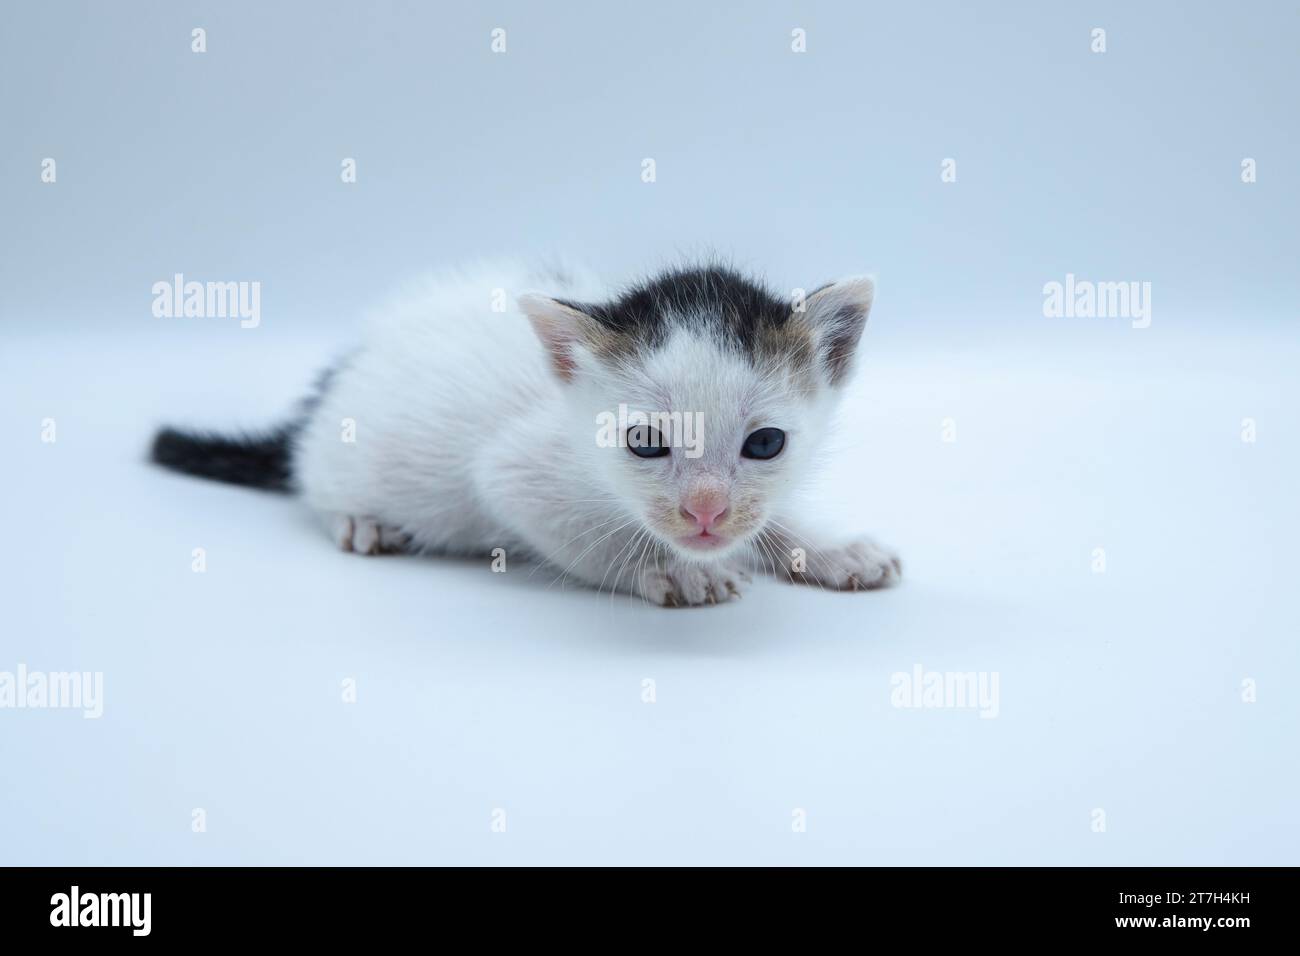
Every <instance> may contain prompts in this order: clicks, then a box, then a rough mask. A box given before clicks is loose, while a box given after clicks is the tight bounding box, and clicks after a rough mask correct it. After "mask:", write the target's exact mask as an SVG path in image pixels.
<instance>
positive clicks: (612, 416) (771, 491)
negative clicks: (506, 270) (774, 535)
mask: <svg viewBox="0 0 1300 956" xmlns="http://www.w3.org/2000/svg"><path fill="white" fill-rule="evenodd" d="M872 294H873V286H872V282H871V280H870V279H867V278H852V279H845V280H842V281H840V282H835V283H832V284H830V285H826V286H822V287H821V288H819V289H817V290H816V291H814V292H812V293H810V294H808V295H807V296H806V298H803V297H795V296H792V298H791V300H790V301H785V300H783V299H781V298H779V297H777V296H775V295H774V294H772V293H771V292H770V291H768V290H767V289H765V288H764V287H763V286H761V285H759V284H758V283H756V282H753V281H751V280H749V279H746V278H745V277H743V276H741V275H739V274H737V273H736V272H734V271H732V270H730V269H725V268H718V267H707V268H692V269H679V270H675V271H672V272H669V273H666V274H664V275H661V276H659V277H657V278H655V279H652V280H650V281H647V282H644V283H641V284H639V285H636V286H634V287H632V288H630V289H628V290H627V291H626V292H624V293H623V294H622V295H620V296H619V297H618V298H616V299H614V300H613V301H610V302H605V303H579V302H571V301H565V300H559V299H552V298H548V297H546V296H541V295H526V296H523V297H521V298H520V301H519V304H520V308H521V309H522V310H523V311H524V313H525V314H527V316H528V317H529V320H530V321H531V322H532V325H533V328H534V330H535V331H536V332H537V335H538V337H539V338H540V339H541V341H542V344H543V345H544V346H545V348H546V351H547V354H548V355H549V358H550V362H551V367H552V369H553V371H554V373H555V374H556V375H557V376H558V377H559V379H560V380H561V382H562V384H563V387H564V391H565V394H566V398H567V400H568V407H569V410H570V413H571V415H572V419H571V421H570V422H568V423H567V424H568V425H569V426H570V431H571V434H572V436H573V437H574V439H575V450H576V451H577V453H578V454H579V455H580V456H581V465H580V466H581V467H582V468H584V469H585V470H587V472H588V473H589V474H591V475H592V477H593V478H595V479H596V480H597V481H598V482H599V483H600V484H601V486H602V487H603V489H604V491H605V492H606V493H607V494H609V495H611V496H613V497H614V498H616V499H618V500H619V501H620V502H621V503H622V505H623V506H624V507H625V508H626V509H627V510H628V511H629V512H630V513H631V514H633V515H635V516H637V517H639V518H640V519H641V521H642V522H643V524H644V526H645V528H646V529H647V530H648V531H649V532H650V533H651V534H653V535H654V536H655V537H656V538H658V539H659V540H660V541H662V542H663V543H664V544H665V545H667V546H668V547H669V548H671V549H673V550H674V551H675V552H676V553H677V554H679V555H680V556H682V557H684V558H688V559H692V560H713V559H717V558H720V557H722V556H723V555H726V554H728V553H729V552H731V551H733V550H734V549H736V548H737V547H740V546H742V545H744V544H745V543H746V542H748V541H751V540H752V539H753V537H754V536H755V535H756V534H758V532H760V531H761V530H762V529H763V527H764V525H765V524H766V522H767V521H768V519H769V518H770V517H771V516H772V513H773V510H774V508H776V507H777V506H778V505H779V503H780V502H781V500H782V499H783V497H784V496H785V495H786V494H787V493H788V492H789V490H790V489H791V488H792V487H793V486H794V485H795V484H797V483H798V482H799V481H800V480H801V479H802V478H803V477H804V476H805V475H806V474H807V471H808V468H809V466H810V463H811V461H812V458H813V454H814V450H815V448H816V446H817V444H818V441H819V439H820V438H821V436H822V434H823V432H824V430H825V425H826V420H827V417H828V416H829V414H830V412H831V406H832V405H833V404H834V402H835V401H836V399H837V398H838V393H839V390H840V387H841V386H842V385H843V384H844V383H845V381H846V380H847V379H848V377H849V373H850V372H851V370H852V366H853V356H854V352H855V350H856V348H857V344H858V339H859V338H860V337H861V335H862V328H863V325H864V324H865V322H866V319H867V312H868V310H869V309H870V308H871V300H872Z"/></svg>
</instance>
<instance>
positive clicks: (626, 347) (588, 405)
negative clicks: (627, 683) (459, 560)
mask: <svg viewBox="0 0 1300 956" xmlns="http://www.w3.org/2000/svg"><path fill="white" fill-rule="evenodd" d="M858 281H859V284H858V285H857V286H854V287H853V288H852V289H850V290H849V291H850V292H853V293H855V294H856V295H857V296H858V298H859V299H860V298H861V296H862V295H863V294H865V296H866V301H865V302H859V305H860V306H861V309H860V311H861V320H865V314H866V308H867V307H868V306H869V300H870V284H869V282H868V283H866V284H865V286H863V285H862V284H861V280H858ZM829 288H830V289H832V290H836V289H840V288H841V286H833V287H829ZM534 290H537V291H544V292H545V293H547V295H548V296H550V297H551V298H544V297H542V296H538V295H529V296H524V297H523V298H522V299H520V300H518V301H516V300H515V298H514V296H516V295H517V294H518V293H520V292H531V291H534ZM864 290H865V292H864ZM819 295H823V293H821V292H819V293H814V295H813V296H812V297H810V299H809V303H810V307H811V308H810V310H809V311H810V312H811V313H812V314H814V315H815V314H816V308H815V306H816V302H817V298H818V296H819ZM823 297H824V296H823ZM853 298H854V296H853V295H850V294H848V293H845V294H843V295H840V296H839V298H836V299H835V301H833V302H822V303H821V307H822V310H823V311H826V310H828V309H832V308H833V309H838V310H840V311H841V312H843V313H844V314H845V315H847V311H846V310H848V309H849V308H850V307H849V305H846V303H849V302H850V300H852V299H853ZM583 303H592V305H583ZM602 303H604V304H602ZM494 304H495V305H496V306H497V308H502V307H504V311H494V309H493V305H494ZM789 311H790V310H789V306H788V305H786V304H784V303H781V302H779V301H778V300H776V299H774V298H773V297H771V296H770V295H768V294H766V293H765V292H764V291H763V290H761V288H760V287H758V286H755V285H753V284H752V283H749V282H748V281H747V280H744V279H742V278H741V277H739V276H737V275H736V274H734V273H731V272H729V271H727V270H718V269H706V270H690V271H683V272H679V273H677V274H675V275H669V276H667V277H664V278H661V279H660V280H656V281H655V282H652V283H645V284H643V285H642V286H640V287H638V288H634V289H633V290H632V291H631V292H629V293H626V294H624V295H623V297H622V298H621V299H620V298H618V297H614V298H611V297H610V293H609V291H608V290H607V289H606V288H605V287H603V286H602V284H601V283H599V282H598V281H597V280H596V279H595V277H593V276H591V275H589V274H587V273H584V272H582V271H580V270H576V269H563V270H549V271H538V270H531V269H529V268H527V267H526V266H524V265H521V264H499V263H498V264H492V265H485V266H481V267H478V268H475V269H469V270H463V271H460V272H456V273H445V274H443V275H440V276H438V277H436V278H435V279H432V280H429V281H428V282H427V283H425V284H424V285H422V286H420V287H418V288H416V289H413V290H411V291H410V292H409V293H408V295H407V296H405V297H404V298H403V299H401V300H399V301H397V302H396V303H394V304H393V305H392V306H390V307H389V308H387V309H386V310H384V311H382V312H380V313H378V314H377V315H376V316H375V317H374V318H373V319H372V320H371V323H370V328H369V329H368V334H367V336H366V338H365V341H364V344H363V346H362V347H361V348H360V349H358V350H357V351H356V352H355V353H354V354H352V355H351V356H349V358H348V359H347V360H345V361H344V362H343V363H341V364H340V366H339V367H337V368H336V369H334V370H332V372H331V373H330V374H329V375H328V376H327V377H326V379H325V380H324V382H323V383H322V387H321V392H320V394H319V395H318V396H317V397H316V398H315V399H314V400H313V401H312V402H310V403H309V405H308V407H307V409H306V412H305V414H304V417H303V418H302V419H301V420H299V421H297V422H295V423H293V424H292V425H291V426H288V427H286V428H285V429H284V430H282V431H281V432H279V433H277V434H276V435H274V436H271V437H270V438H268V439H266V440H262V441H258V440H250V441H248V442H246V443H243V444H242V445H241V444H239V443H233V442H229V441H226V442H225V443H224V445H223V446H222V454H221V455H220V456H218V460H217V461H215V462H214V459H213V456H212V455H211V454H210V453H209V451H208V450H209V449H211V448H212V446H213V444H214V441H213V440H208V439H203V438H195V437H193V436H187V435H183V434H181V433H177V432H171V431H166V432H164V433H162V434H161V435H160V436H159V438H158V440H157V442H156V444H155V452H154V456H155V459H156V460H158V461H160V462H161V463H163V464H167V465H169V466H171V467H175V468H178V469H179V470H184V471H189V472H192V473H198V474H205V475H207V476H208V477H217V478H221V479H224V480H229V481H238V482H240V483H245V484H259V485H262V486H264V487H284V488H286V489H291V490H296V491H297V492H299V493H300V494H301V496H302V497H303V499H304V500H305V501H306V502H307V504H308V505H309V506H311V507H312V508H313V509H314V510H315V511H316V512H317V513H318V514H320V515H321V517H322V519H323V520H324V521H325V523H326V525H327V527H328V528H329V529H330V531H331V534H332V535H333V537H334V538H335V540H336V542H337V543H338V544H339V545H340V546H341V547H343V548H344V549H347V550H353V551H357V552H360V553H366V554H374V553H380V552H383V551H390V550H404V551H419V552H427V553H439V554H457V555H488V554H492V553H493V552H494V551H495V549H497V548H501V549H504V551H505V553H506V555H508V557H509V558H510V559H512V560H513V559H516V558H520V557H522V558H526V559H530V560H533V561H542V562H546V563H547V564H549V565H550V566H551V568H552V569H553V571H554V572H555V575H556V576H559V575H563V576H564V577H566V578H567V579H571V580H578V581H581V582H584V583H586V584H588V585H590V586H595V587H601V588H605V589H610V590H618V591H622V592H626V593H632V594H638V595H642V596H644V597H645V598H647V599H648V600H651V601H653V602H655V603H660V604H670V605H672V604H702V603H714V602H717V601H723V600H727V599H728V598H730V597H731V596H733V595H736V594H738V593H739V592H740V590H741V588H742V587H743V585H744V583H745V582H746V581H747V579H748V574H747V568H751V569H752V568H766V569H767V570H769V571H772V572H774V573H776V574H777V575H778V576H782V577H785V578H787V579H789V580H794V581H807V582H809V583H815V584H821V585H823V586H827V587H835V588H844V589H856V588H859V587H861V588H867V587H875V586H880V585H883V584H888V583H892V581H893V580H895V579H896V578H897V576H898V571H899V565H898V561H897V559H896V558H894V557H893V556H892V555H890V554H888V553H887V552H885V551H884V550H882V549H880V548H878V547H876V546H875V545H873V544H871V543H870V542H867V541H858V542H856V543H850V544H848V545H845V546H835V545H828V543H827V542H820V541H818V542H810V541H807V540H804V539H803V532H802V531H800V530H799V529H798V526H797V525H794V524H792V523H791V522H790V519H789V517H788V512H787V511H785V510H784V509H785V507H786V506H787V503H788V500H789V496H790V491H791V490H792V488H793V486H794V484H795V483H796V482H797V480H798V478H799V477H800V474H799V470H800V469H799V467H798V465H799V463H800V462H802V463H803V466H804V468H805V469H806V467H807V465H808V464H809V463H810V462H811V460H812V454H813V452H814V450H815V446H816V444H817V440H818V439H819V438H820V435H821V433H822V432H823V431H824V424H825V419H826V417H827V416H828V415H829V414H830V412H831V405H832V404H833V401H834V398H835V393H836V392H837V391H838V388H836V387H833V386H835V385H838V381H832V380H833V379H836V378H837V377H838V378H839V379H841V380H842V377H843V374H844V373H846V371H847V362H848V358H851V353H852V348H853V346H855V345H856V341H857V333H858V332H860V331H861V326H860V322H859V324H858V325H857V327H856V330H854V329H850V330H849V333H848V336H847V337H848V338H851V341H850V342H848V345H847V357H846V356H845V355H841V356H839V358H838V361H839V362H840V365H839V367H838V368H837V369H832V370H831V371H830V372H829V373H826V374H822V373H824V372H826V369H827V368H829V367H830V366H828V365H827V364H826V363H825V362H821V361H820V360H818V359H817V357H816V356H814V355H812V354H801V353H810V352H811V350H812V348H813V339H812V338H810V335H811V334H812V333H811V332H808V329H812V326H811V325H810V324H809V323H808V322H807V321H805V320H804V319H802V318H801V317H800V316H798V315H796V316H793V317H789V316H788V313H789ZM526 316H527V317H526ZM823 319H824V320H825V321H826V322H827V323H830V325H828V326H827V328H831V327H832V326H833V325H834V323H836V322H839V321H840V319H838V318H836V316H835V315H831V314H829V313H828V314H827V315H825V316H823ZM530 320H531V325H532V327H530ZM805 326H807V329H805ZM805 333H807V334H805ZM834 344H835V343H834V342H833V341H830V340H827V341H825V342H822V343H821V345H822V347H823V351H824V353H825V355H827V356H830V357H831V358H834V356H833V355H832V354H831V353H832V352H833V351H834V348H833V346H834ZM842 345H843V343H841V346H842ZM819 354H822V353H819ZM828 361H829V359H828ZM832 364H833V363H832ZM819 370H821V371H819ZM620 404H626V405H630V406H632V407H633V408H640V409H646V410H651V409H662V410H669V409H673V410H677V411H681V412H687V413H694V412H699V413H700V414H701V416H702V421H703V422H704V423H705V429H706V431H705V441H704V443H703V445H702V454H700V455H699V456H698V457H697V458H692V457H690V456H688V455H687V454H685V453H684V452H683V450H682V449H680V448H676V449H674V450H673V452H672V453H670V454H666V455H664V456H663V457H656V458H651V459H643V458H642V457H640V456H639V455H633V454H632V453H631V452H630V451H629V449H628V448H626V447H613V448H610V447H602V446H601V444H600V443H599V442H598V441H597V424H598V416H600V415H601V413H602V412H615V411H616V410H617V408H618V406H619V405H620ZM763 425H773V426H775V425H779V426H780V427H781V428H782V429H784V433H785V435H787V436H788V438H787V439H784V440H787V441H789V446H788V447H783V450H782V451H780V452H779V453H778V455H777V456H776V457H775V458H774V459H773V460H771V461H766V460H765V461H755V460H752V459H750V458H745V457H743V455H742V447H741V443H742V442H744V441H745V440H746V439H745V436H746V435H747V434H748V433H749V432H750V431H751V430H752V429H754V428H756V427H762V426H763ZM745 447H749V446H747V445H746V446H745ZM240 448H244V449H246V450H249V451H251V452H256V453H257V454H258V456H260V457H257V456H255V457H254V459H253V460H252V463H251V464H250V465H249V467H250V469H251V471H252V472H254V473H250V474H244V473H242V472H241V471H240V470H239V469H240V467H241V466H242V465H243V464H244V463H243V462H241V460H240V454H239V449H240ZM277 448H279V449H282V450H283V452H284V456H285V458H286V460H285V461H283V462H275V464H279V465H280V466H281V469H282V472H283V477H284V478H285V479H286V480H278V477H279V473H277V480H270V479H264V478H263V479H259V478H258V473H260V474H262V475H265V474H266V468H267V461H266V460H265V459H274V458H275V454H274V452H275V449H277ZM781 456H784V458H782V457H781ZM700 502H703V505H701V504H700ZM719 506H721V507H722V508H723V510H722V512H721V514H720V515H717V516H715V515H711V514H710V511H713V510H715V509H716V508H717V507H719ZM691 509H694V510H691ZM701 514H702V515H703V516H704V517H703V518H701V517H700V515H701ZM711 532H712V536H711ZM719 532H720V533H719ZM795 549H802V552H796V551H795ZM804 562H806V565H805V564H804Z"/></svg>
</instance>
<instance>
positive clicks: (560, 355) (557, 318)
mask: <svg viewBox="0 0 1300 956" xmlns="http://www.w3.org/2000/svg"><path fill="white" fill-rule="evenodd" d="M518 302H519V310H520V311H521V312H523V313H524V315H526V316H528V321H529V322H531V323H532V326H533V331H534V332H536V333H537V337H538V338H539V339H541V341H542V345H543V346H544V347H545V348H546V352H547V354H548V355H549V357H550V359H551V368H552V369H553V370H554V372H555V374H556V375H558V376H559V377H560V379H561V380H562V381H565V382H569V381H572V380H573V373H574V372H575V371H576V370H577V367H578V363H577V359H576V357H575V355H574V352H575V349H577V348H578V347H579V346H580V345H581V344H583V343H584V342H589V341H591V337H592V335H593V333H594V331H595V326H596V325H597V322H596V320H595V319H593V318H592V317H591V316H589V315H588V314H587V313H585V312H583V311H582V310H581V309H580V308H578V307H576V306H574V305H570V304H569V303H567V302H561V301H559V300H558V299H552V298H550V297H549V296H545V295H535V294H529V295H521V296H520V297H519V300H518Z"/></svg>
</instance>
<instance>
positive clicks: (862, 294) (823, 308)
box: [801, 276, 876, 385]
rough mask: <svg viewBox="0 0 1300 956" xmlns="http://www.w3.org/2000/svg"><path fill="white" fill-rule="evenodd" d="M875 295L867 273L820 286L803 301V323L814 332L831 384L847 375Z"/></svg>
mask: <svg viewBox="0 0 1300 956" xmlns="http://www.w3.org/2000/svg"><path fill="white" fill-rule="evenodd" d="M875 295H876V284H875V282H874V281H872V279H871V277H870V276H852V277H850V278H848V279H841V280H839V281H838V282H832V283H830V284H829V285H824V286H822V287H821V288H820V289H818V290H816V291H815V292H813V294H812V295H810V296H808V299H807V301H806V302H805V303H804V310H805V311H804V314H803V316H802V317H801V318H802V322H803V324H804V325H805V326H807V328H808V330H809V331H810V332H811V333H812V335H813V341H814V343H815V347H816V350H817V357H818V360H819V361H820V362H821V364H822V367H823V368H824V369H825V370H826V375H827V377H828V378H829V379H830V383H831V384H832V385H842V384H843V383H844V381H845V380H846V379H847V378H848V374H849V370H850V368H851V366H852V364H853V355H854V353H855V352H856V351H857V348H858V340H859V339H860V338H862V329H863V328H864V327H865V326H866V324H867V313H868V312H870V311H871V302H872V300H873V299H874V298H875Z"/></svg>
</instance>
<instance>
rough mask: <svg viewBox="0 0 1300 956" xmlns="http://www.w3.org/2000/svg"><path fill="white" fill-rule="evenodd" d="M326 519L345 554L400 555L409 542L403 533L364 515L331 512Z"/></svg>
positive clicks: (333, 536)
mask: <svg viewBox="0 0 1300 956" xmlns="http://www.w3.org/2000/svg"><path fill="white" fill-rule="evenodd" d="M323 517H324V519H325V523H326V526H327V527H328V528H329V532H330V537H331V538H333V539H334V543H335V544H337V545H338V546H339V548H340V550H343V551H353V552H355V553H357V554H366V555H375V554H400V553H401V552H403V551H405V550H406V548H407V545H408V544H409V543H410V539H409V538H408V537H407V535H405V534H403V533H402V532H401V531H399V530H397V529H396V528H392V527H389V526H387V525H383V524H380V523H379V521H378V520H377V519H375V518H370V517H367V516H365V515H346V514H339V513H336V512H331V513H329V514H326V515H323Z"/></svg>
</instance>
